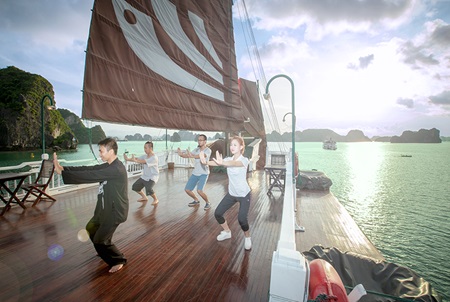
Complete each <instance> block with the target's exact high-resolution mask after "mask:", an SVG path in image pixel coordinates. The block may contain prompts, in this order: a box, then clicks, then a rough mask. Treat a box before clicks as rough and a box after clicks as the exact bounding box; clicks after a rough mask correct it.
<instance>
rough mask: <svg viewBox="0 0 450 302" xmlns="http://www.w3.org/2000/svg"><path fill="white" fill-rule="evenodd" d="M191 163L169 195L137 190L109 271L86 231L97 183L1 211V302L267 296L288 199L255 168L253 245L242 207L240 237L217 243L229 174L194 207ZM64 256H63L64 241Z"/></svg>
mask: <svg viewBox="0 0 450 302" xmlns="http://www.w3.org/2000/svg"><path fill="white" fill-rule="evenodd" d="M190 171H191V170H189V169H175V170H165V171H163V172H162V173H161V175H160V180H159V182H158V183H157V185H156V186H155V191H156V193H157V195H158V197H159V200H160V203H159V204H158V205H157V206H152V205H151V204H150V203H151V201H149V202H147V203H139V202H137V201H136V200H137V199H138V197H139V196H138V194H136V193H135V192H133V191H131V184H132V183H133V182H134V181H135V180H136V178H134V179H130V180H129V184H130V186H129V187H130V192H129V197H130V212H129V216H128V220H127V221H126V222H125V223H123V224H121V225H120V226H119V228H118V229H117V231H116V233H115V235H114V238H113V241H114V242H115V243H116V245H117V246H118V247H119V249H120V250H121V251H122V252H123V253H124V254H125V256H126V257H127V258H128V263H127V265H126V266H125V267H124V269H122V270H121V271H119V272H118V273H115V274H110V273H108V268H107V266H106V264H105V263H104V262H103V261H102V260H101V259H100V258H99V257H97V256H96V253H95V250H94V248H93V246H92V244H91V242H90V241H80V240H79V239H78V232H79V231H80V230H82V229H84V227H85V224H86V223H87V221H88V220H89V219H90V217H91V216H92V214H93V211H94V206H95V201H96V190H97V188H91V189H83V190H79V191H77V192H72V193H66V194H60V195H57V196H56V198H57V201H56V202H54V203H52V202H47V201H42V202H41V203H40V204H38V205H37V206H36V207H30V206H29V205H28V208H27V209H26V210H23V209H22V208H20V207H13V208H12V209H11V210H10V211H9V212H7V213H6V214H5V215H4V216H3V217H1V218H0V230H1V233H0V259H1V260H0V271H1V276H2V277H1V279H0V280H1V281H0V286H1V287H0V297H2V298H1V300H2V301H267V300H268V297H269V284H270V270H271V261H272V254H273V252H274V250H275V249H276V244H277V241H278V238H279V231H280V221H281V212H282V203H283V199H282V196H281V194H280V193H278V192H276V193H275V194H274V196H272V197H269V196H268V195H267V194H266V192H267V185H266V177H265V174H264V173H263V172H261V171H255V172H252V173H250V174H249V175H248V182H249V184H250V187H251V188H252V205H251V208H250V213H249V222H250V231H251V236H252V241H253V248H252V250H251V251H245V250H244V236H243V232H242V231H241V230H240V227H239V224H238V222H237V206H235V207H233V208H232V210H230V211H229V212H228V213H227V217H228V221H229V224H230V228H231V230H232V234H233V237H232V239H231V240H226V241H224V242H217V241H216V236H217V235H218V234H219V232H220V231H221V228H220V226H219V225H218V224H217V222H216V220H215V218H214V209H215V206H216V205H217V204H218V202H219V201H220V200H221V198H222V197H223V196H224V195H225V192H226V191H227V184H228V181H227V176H226V174H211V176H210V178H209V180H208V184H207V186H206V188H205V192H206V193H207V194H208V196H209V198H210V201H211V202H212V209H210V210H209V211H204V210H203V205H204V203H203V202H202V205H201V206H200V207H197V208H190V207H188V206H187V204H188V202H190V201H191V200H190V199H189V197H188V196H187V195H186V193H185V192H184V185H185V183H186V181H187V179H188V177H189V173H190ZM55 244H56V245H59V246H61V247H62V248H63V249H64V250H63V254H62V255H61V257H60V259H59V260H51V259H50V258H52V257H53V258H55V257H56V258H58V255H59V254H58V253H57V252H58V249H56V250H53V253H52V252H49V251H51V247H52V246H54V245H55Z"/></svg>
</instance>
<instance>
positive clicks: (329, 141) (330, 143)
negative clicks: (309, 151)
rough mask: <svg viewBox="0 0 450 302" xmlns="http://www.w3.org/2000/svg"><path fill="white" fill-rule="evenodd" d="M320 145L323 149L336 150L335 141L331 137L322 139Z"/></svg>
mask: <svg viewBox="0 0 450 302" xmlns="http://www.w3.org/2000/svg"><path fill="white" fill-rule="evenodd" d="M322 147H323V149H325V150H336V149H337V146H336V141H334V140H333V139H332V138H330V139H327V140H324V142H323V146H322Z"/></svg>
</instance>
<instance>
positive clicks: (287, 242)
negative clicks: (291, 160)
mask: <svg viewBox="0 0 450 302" xmlns="http://www.w3.org/2000/svg"><path fill="white" fill-rule="evenodd" d="M292 176H293V171H292V165H289V164H286V181H285V189H284V192H285V193H284V202H283V214H282V218H281V230H280V239H279V241H278V245H277V250H276V251H275V252H274V253H273V258H272V269H271V276H270V301H301V302H303V301H307V300H308V286H309V266H308V262H307V261H306V258H305V257H304V256H303V255H302V254H301V253H300V252H298V251H297V247H296V244H295V229H296V227H295V226H296V224H297V223H296V219H295V214H294V213H295V211H294V208H295V200H296V188H295V184H294V183H293V182H292V181H290V180H292Z"/></svg>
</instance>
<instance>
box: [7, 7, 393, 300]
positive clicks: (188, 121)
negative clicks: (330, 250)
mask: <svg viewBox="0 0 450 302" xmlns="http://www.w3.org/2000/svg"><path fill="white" fill-rule="evenodd" d="M135 2H136V1H125V0H112V1H95V2H94V8H93V11H92V14H93V15H92V22H91V28H90V35H89V40H88V48H87V51H86V66H85V79H84V84H83V111H82V117H83V118H84V119H90V120H96V121H102V122H109V123H120V124H133V125H141V126H148V127H158V128H169V129H187V130H195V131H225V132H228V133H241V135H243V134H246V136H248V137H249V138H256V137H259V138H260V139H259V141H260V142H261V143H260V145H259V147H258V148H254V149H255V150H258V155H259V158H260V159H261V162H262V165H263V166H264V161H265V157H266V148H265V146H266V136H265V129H264V120H263V115H262V110H261V104H260V102H259V93H258V87H257V84H256V83H255V82H252V81H248V80H245V79H242V78H238V76H237V67H236V66H237V64H236V57H235V50H234V39H233V27H232V26H231V24H232V22H231V18H232V16H231V12H232V7H231V5H232V1H217V0H215V1H209V0H197V1H181V0H172V1H168V0H158V1H147V2H140V3H135ZM217 37H220V39H217ZM175 62H176V63H175ZM105 103H107V104H108V106H105ZM255 141H256V139H255ZM258 143H259V142H258ZM323 148H324V149H326V150H336V149H337V146H336V142H335V141H334V140H332V139H331V138H330V139H329V140H326V141H324V144H323ZM168 170H169V169H168ZM170 170H172V169H170ZM293 172H294V171H292V169H290V170H289V169H287V174H286V178H288V177H292V174H293ZM139 173H140V171H138V170H136V171H135V174H134V175H138V174H139ZM173 173H175V171H173ZM173 173H172V174H169V172H167V174H166V175H168V177H167V179H168V180H171V181H172V184H175V183H176V182H175V181H179V179H180V177H178V178H176V177H172V175H173ZM184 173H185V174H187V173H186V171H184ZM185 178H186V177H185ZM292 178H293V179H295V178H294V177H292ZM262 179H263V178H262V177H261V180H260V179H256V177H255V185H254V186H255V187H257V188H260V187H261V185H260V184H261V183H264V180H262ZM182 180H183V182H184V180H185V179H182ZM211 183H212V182H211ZM177 185H178V183H177ZM223 186H224V185H223V184H221V187H220V188H219V189H222V187H223ZM173 187H174V185H172V186H170V188H173ZM219 189H218V190H219ZM160 190H161V192H163V190H162V185H160ZM210 190H212V189H210ZM167 191H169V190H167ZM218 192H221V191H218ZM181 193H182V192H181ZM296 194H297V191H296V189H295V188H293V184H292V182H286V187H285V196H284V197H283V205H282V207H283V211H282V213H281V211H279V212H280V213H276V215H275V216H271V215H273V213H274V209H272V208H268V209H267V214H266V215H265V216H264V218H263V219H255V220H257V221H260V222H267V221H269V222H271V225H275V226H276V228H274V227H272V229H273V230H275V231H274V232H278V230H279V233H280V234H281V235H280V237H279V242H278V245H277V249H276V251H274V253H273V256H272V257H270V256H269V257H261V255H270V253H268V249H269V251H270V249H272V247H268V246H267V245H265V246H264V245H261V246H260V247H259V248H258V246H256V245H255V248H254V251H253V252H248V253H245V254H244V255H243V256H242V259H243V260H242V261H241V263H237V265H235V267H233V266H229V267H227V266H226V263H227V262H228V263H229V262H231V261H232V260H235V259H241V258H240V257H241V256H240V255H241V254H237V252H236V254H233V253H230V252H229V250H226V255H228V256H229V255H230V254H231V255H233V257H231V258H226V257H225V256H224V255H225V253H222V254H217V255H220V257H211V258H210V259H211V261H203V258H202V262H194V261H193V262H192V263H193V264H192V265H191V267H194V268H195V269H197V270H198V269H204V272H203V274H198V273H197V274H185V273H184V271H185V269H186V267H187V265H185V263H187V261H186V257H187V256H185V255H184V254H180V253H182V252H183V251H186V250H187V249H191V250H192V252H190V253H189V254H190V255H192V256H195V255H196V254H197V253H196V252H195V251H198V250H200V247H201V246H202V245H203V244H204V243H205V242H208V241H209V240H211V241H213V242H214V240H215V239H214V236H213V235H211V234H209V233H206V234H205V235H204V236H205V237H200V236H199V235H198V234H197V233H196V236H191V235H190V234H188V235H189V236H188V235H183V236H180V238H181V239H183V240H185V241H183V242H182V243H183V244H181V245H177V244H175V243H178V242H180V240H179V239H178V238H177V237H175V234H177V233H178V234H184V233H181V232H178V229H177V228H176V227H175V225H178V217H177V218H176V219H177V224H174V227H173V228H169V229H172V230H173V235H172V234H171V235H170V236H165V234H166V231H162V229H164V227H165V225H166V224H167V223H171V222H172V219H173V218H171V216H169V215H171V214H172V212H171V211H170V210H171V209H169V206H170V203H167V206H166V208H164V204H162V205H161V206H160V208H159V209H158V220H159V221H160V222H159V224H160V226H161V225H162V227H163V228H161V231H159V232H157V231H155V226H156V227H159V226H158V220H156V219H154V218H153V215H155V213H154V212H151V214H145V215H148V216H149V217H146V216H145V215H144V214H142V211H143V209H142V208H141V207H139V208H137V206H135V205H134V212H133V214H135V215H130V216H132V217H131V218H130V221H129V222H128V224H129V225H130V227H129V228H122V231H123V233H124V234H125V233H128V232H129V233H128V235H127V236H125V235H124V236H123V238H129V237H132V236H134V237H133V240H134V241H133V244H134V245H135V246H136V247H141V245H142V244H143V245H142V246H144V247H142V248H143V249H144V248H145V249H146V250H147V249H148V246H150V245H151V244H148V243H147V242H155V243H157V244H159V246H162V245H163V244H164V243H165V242H166V243H170V244H173V245H172V246H170V248H169V246H166V247H165V248H154V246H153V248H154V250H155V253H156V252H157V251H158V250H159V251H162V252H163V253H161V255H160V256H161V257H167V258H168V260H167V262H162V261H160V260H159V259H160V258H155V259H157V261H155V262H150V261H149V262H146V265H142V266H138V265H134V266H132V265H130V266H129V267H128V268H127V270H124V272H123V273H122V275H121V276H125V277H126V276H129V278H130V279H131V277H135V276H139V277H140V278H141V281H140V282H130V283H131V284H129V285H127V289H126V290H123V291H122V292H120V295H122V296H123V295H130V297H132V299H131V298H130V300H136V299H137V298H141V299H143V298H148V299H149V300H150V297H151V295H154V293H155V292H156V291H161V293H159V292H158V294H160V296H159V297H160V298H161V300H162V298H163V297H175V295H177V294H178V293H179V292H180V289H184V290H185V292H187V293H186V294H185V296H183V298H185V299H181V298H178V299H176V300H175V299H173V300H174V301H182V300H193V299H194V298H193V297H195V299H203V301H250V299H249V298H253V299H255V300H257V301H262V299H258V298H255V297H256V294H258V293H256V292H252V290H254V289H255V288H258V286H256V285H254V286H253V287H252V283H251V282H253V279H250V281H251V282H250V281H246V280H247V279H248V278H246V277H245V276H247V273H246V268H247V267H248V266H249V265H248V264H247V263H246V262H245V261H244V260H245V259H248V258H249V257H250V259H252V257H255V258H269V259H268V261H267V262H269V261H270V262H271V269H270V272H268V273H267V274H264V273H261V271H263V272H264V271H268V267H269V265H267V264H268V263H264V264H265V265H264V266H262V269H261V268H258V269H259V270H258V273H259V275H258V277H261V278H259V279H258V283H259V284H260V282H261V280H262V279H263V278H265V279H264V282H265V286H266V289H267V279H268V278H270V288H269V291H268V293H269V297H268V298H269V299H270V300H271V301H307V297H308V286H309V287H311V289H312V290H313V289H314V290H315V289H317V288H318V287H319V286H321V285H322V284H323V281H324V280H323V279H320V277H325V278H327V279H326V280H325V281H326V282H328V281H330V282H335V283H339V284H340V288H342V284H343V283H342V281H339V280H338V278H337V277H336V276H337V274H335V273H333V276H330V278H329V279H328V275H327V273H328V272H329V271H331V267H330V266H329V265H327V264H326V263H325V262H323V261H320V262H315V263H318V264H319V265H318V267H317V268H318V270H311V271H308V266H309V263H308V261H309V259H306V258H305V256H304V255H303V254H301V253H300V252H299V251H297V250H296V244H295V230H294V227H295V224H294V222H293V221H292V220H293V218H294V215H292V213H294V211H295V210H296V209H294V204H295V203H296V199H297V196H296ZM260 195H264V198H268V197H266V196H265V195H266V194H258V196H260ZM72 196H73V195H72ZM167 197H168V195H167ZM258 199H259V198H258ZM314 201H317V199H315V200H314ZM60 204H62V203H60ZM66 204H68V205H70V204H71V203H70V202H66ZM255 204H257V203H255ZM261 204H264V205H267V204H269V203H268V202H265V203H261ZM270 204H272V205H274V204H276V203H275V202H270ZM278 204H280V203H278ZM327 206H328V208H330V206H329V205H327ZM54 208H56V207H54ZM78 208H79V207H78ZM180 208H181V207H180ZM261 208H263V206H261ZM184 209H185V210H186V207H184ZM275 209H278V210H280V207H278V206H276V207H275ZM51 210H53V209H51ZM164 210H166V211H167V214H166V215H167V216H166V217H164V216H162V214H163V213H164ZM172 211H173V209H172ZM181 211H182V210H181ZM285 212H286V213H287V214H286V215H284V213H285ZM180 213H183V215H185V214H184V212H180ZM194 214H195V215H191V216H189V217H190V218H188V219H189V221H190V220H191V219H192V220H194V219H195V218H196V217H197V216H200V215H197V214H198V213H194ZM281 214H283V215H281ZM179 215H180V216H181V214H179ZM189 215H190V214H189ZM36 216H39V215H36ZM39 217H40V218H42V219H43V218H44V216H43V215H41V216H39ZM205 217H206V219H211V220H212V218H211V217H210V216H205ZM280 217H282V219H281V221H280V219H279V218H280ZM267 218H269V219H267ZM275 218H276V219H275ZM321 218H324V217H323V216H322V217H321ZM133 219H134V220H133ZM271 219H273V220H274V222H275V223H272V221H271ZM143 220H144V221H145V223H142V221H143ZM198 220H199V222H200V223H203V224H202V226H203V225H204V223H205V222H204V221H205V220H204V219H203V218H202V219H198ZM149 222H150V223H151V224H152V232H143V233H142V234H136V231H135V230H136V229H142V226H145V227H148V225H149ZM213 222H214V221H213ZM133 223H134V226H139V227H135V228H133V227H131V226H132V225H133ZM200 223H199V225H200ZM214 223H215V222H214ZM337 225H338V224H334V226H333V227H337ZM53 228H54V229H58V228H55V227H54V226H53ZM16 229H17V230H15V231H20V230H21V228H16ZM261 229H262V228H261ZM267 229H268V227H267ZM312 229H314V228H311V230H312ZM69 231H72V230H71V229H70V230H69ZM175 231H177V232H175ZM58 232H60V233H62V232H63V230H61V229H58ZM310 232H311V233H312V231H310ZM55 233H56V232H55ZM202 236H203V234H202ZM206 236H209V237H206ZM254 236H255V237H256V238H257V236H258V232H255V235H254ZM23 237H26V236H23ZM166 237H167V238H175V239H176V240H173V241H172V240H170V239H166ZM264 237H265V238H264V239H265V240H266V239H267V235H266V233H264ZM322 237H326V236H322ZM15 238H21V237H18V236H15ZM203 238H206V240H205V239H203ZM315 238H316V239H318V240H320V239H321V238H318V237H315ZM163 239H164V240H163ZM322 239H323V238H322ZM123 240H125V239H123ZM73 241H74V242H75V240H73ZM5 242H17V240H16V241H13V240H9V241H7V240H5ZM192 242H193V243H192ZM260 242H263V241H262V240H260ZM19 243H21V242H19ZM76 243H78V242H76ZM230 245H231V244H230ZM74 246H75V244H74ZM223 247H224V246H221V245H217V244H216V245H214V248H208V250H213V249H214V250H217V253H219V252H223V250H225V249H223ZM229 248H230V249H231V248H233V246H231V247H229ZM75 249H76V248H71V249H69V248H68V251H73V250H75ZM22 250H25V249H22ZM173 250H174V251H176V252H177V253H173V254H172V253H170V254H169V253H168V252H167V251H170V252H172V251H173ZM236 250H237V246H236ZM240 252H241V253H243V252H242V249H241V248H240ZM132 253H135V254H136V257H137V254H138V252H137V251H136V250H134V251H133V250H130V254H132ZM257 253H259V254H257ZM141 254H142V253H141ZM132 255H133V254H132ZM236 255H237V256H236ZM221 257H223V259H225V260H224V261H223V262H220V261H216V260H217V259H219V260H221V259H222V258H221ZM67 259H68V260H73V261H75V260H74V259H73V258H69V257H67ZM164 259H166V258H164ZM194 260H195V261H197V260H196V259H194ZM252 260H253V259H252ZM331 260H332V259H331ZM331 260H330V261H328V262H329V263H332V264H336V263H337V260H335V261H334V262H333V261H331ZM94 261H95V259H94ZM146 261H147V260H146ZM169 261H170V262H169ZM247 261H248V260H247ZM251 262H253V261H251ZM41 263H43V261H41ZM74 263H76V261H75V262H74ZM142 263H144V261H143V262H142ZM161 263H163V264H168V265H167V266H166V267H162V270H160V266H159V265H160V264H161ZM199 263H200V264H199ZM311 263H313V261H312V260H311ZM205 264H211V265H214V264H216V265H215V267H214V268H210V267H206V266H203V265H205ZM344 264H345V265H344ZM250 265H251V264H250ZM346 265H349V264H348V263H346V262H343V265H342V266H343V267H344V271H348V270H346V268H347V267H346ZM312 266H313V268H314V267H315V266H316V265H315V264H314V263H313V264H312ZM66 267H69V268H78V266H76V265H75V264H73V265H67V266H59V267H58V268H59V269H60V271H61V272H59V273H58V274H55V275H56V276H58V277H59V276H63V277H64V278H65V280H66V284H70V289H71V290H74V291H75V290H77V287H76V286H73V285H72V284H74V282H73V279H77V278H78V279H77V280H78V282H80V283H81V282H84V283H83V284H84V285H85V288H87V287H89V288H90V289H94V290H92V291H89V292H88V294H90V295H91V296H92V297H95V298H99V297H103V298H104V295H106V294H107V293H103V292H100V291H98V290H97V289H98V288H102V289H103V288H104V284H105V283H104V282H103V279H101V278H96V276H94V277H92V280H91V279H90V278H84V276H82V277H83V278H79V276H81V274H79V273H78V272H75V273H73V274H67V273H66V272H65V271H64V269H65V268H66ZM142 267H145V269H146V270H145V271H142V270H141V268H142ZM236 267H241V271H242V272H239V273H238V274H236V273H235V271H236ZM362 267H364V266H359V267H356V268H355V271H356V272H358V271H364V269H362ZM301 268H303V269H304V270H301ZM220 269H222V270H221V271H220V273H215V272H216V271H218V270H220ZM154 271H155V272H154ZM156 271H158V272H157V273H156ZM255 271H257V270H256V269H255ZM149 272H150V273H149ZM174 272H176V273H174ZM208 272H209V274H208ZM365 272H366V273H367V272H368V271H367V270H366V271H365ZM83 273H84V271H83ZM127 273H128V275H127ZM191 275H195V277H198V278H199V282H196V283H195V282H193V284H194V283H195V285H193V286H191V282H190V280H191V279H192V277H190V276H191ZM232 275H233V276H232ZM254 275H256V274H254ZM89 276H90V275H89ZM208 276H209V277H208ZM217 276H225V277H224V278H223V280H218V283H217V284H218V285H216V284H215V283H214V284H213V285H211V286H207V285H206V286H205V288H207V289H208V292H199V291H197V290H198V289H200V290H201V289H202V288H203V286H202V285H205V284H207V283H206V282H207V281H210V280H211V279H213V277H217ZM242 276H244V277H242ZM113 277H114V276H113ZM251 277H253V275H252V276H251ZM317 277H319V278H317ZM122 278H123V277H122ZM71 279H72V280H71ZM110 279H112V278H110ZM231 279H233V280H234V279H235V280H237V281H242V283H243V284H242V285H240V286H241V287H239V286H234V285H233V284H231V285H228V286H224V284H223V283H224V282H223V281H224V280H231ZM39 280H44V279H43V278H41V277H39ZM214 280H215V279H214ZM96 281H97V282H102V285H99V284H100V283H94V282H96ZM175 281H177V284H176V285H177V286H178V287H174V282H175ZM389 281H390V282H394V280H392V279H389ZM150 282H154V283H153V284H152V285H153V286H149V283H150ZM357 282H359V280H356V282H355V283H353V282H352V283H351V284H357ZM28 283H30V282H28ZM21 284H23V282H21ZM35 284H37V283H35ZM141 284H146V286H144V287H142V286H140V285H141ZM239 284H241V283H239ZM255 284H256V282H255ZM347 284H350V283H347ZM39 285H40V286H39V287H38V286H37V285H35V286H36V287H35V288H33V290H34V294H36V292H38V291H39V292H38V293H40V294H41V296H42V297H47V298H48V297H55V298H54V300H59V299H57V298H61V296H64V297H67V295H69V294H70V293H68V292H67V291H66V290H63V291H62V292H64V293H63V294H61V293H49V292H47V290H52V289H51V288H50V289H48V288H49V287H48V286H44V285H42V284H39ZM111 285H114V284H113V282H111ZM27 288H31V286H28V284H27ZM110 288H112V289H113V290H118V288H119V287H118V286H110ZM130 288H133V289H130ZM95 290H97V291H98V292H97V291H95ZM222 290H224V291H226V292H224V293H223V294H222V295H221V294H220V293H222V292H221V291H222ZM231 290H235V291H236V292H237V291H239V292H238V293H239V294H241V295H248V297H244V298H242V299H232V296H230V298H229V300H225V299H226V298H227V296H225V294H227V293H229V292H231ZM18 292H19V293H20V291H18ZM105 292H108V291H105ZM333 293H334V292H333ZM208 294H209V295H212V297H206V296H205V295H208ZM329 294H332V293H331V292H329ZM52 295H53V296H52ZM201 295H204V296H205V297H203V296H201ZM235 295H237V294H236V293H235ZM343 295H345V293H343ZM13 296H14V295H13ZM73 296H79V292H74V293H73ZM118 296H119V295H117V296H116V297H118ZM220 297H221V298H222V299H224V300H219V298H220ZM264 297H267V290H265V292H264ZM312 298H314V299H315V298H317V297H312ZM164 300H166V301H168V300H169V299H164ZM253 301H254V300H253ZM339 301H342V300H339ZM354 301H357V299H355V300H354Z"/></svg>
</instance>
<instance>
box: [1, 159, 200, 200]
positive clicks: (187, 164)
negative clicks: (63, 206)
mask: <svg viewBox="0 0 450 302" xmlns="http://www.w3.org/2000/svg"><path fill="white" fill-rule="evenodd" d="M156 155H157V156H158V162H159V169H160V170H165V169H168V163H167V160H166V159H170V161H171V162H173V163H174V167H176V168H191V167H192V166H193V163H192V162H191V161H190V160H189V159H187V158H182V157H180V156H178V153H177V152H176V151H175V150H169V151H163V152H157V153H156ZM168 155H170V156H168ZM59 162H61V163H66V164H68V165H72V164H74V163H81V162H87V163H88V164H89V165H93V164H97V161H96V160H94V159H79V160H65V159H60V160H59ZM41 163H42V161H41V160H39V161H33V162H23V163H21V164H20V165H16V166H7V167H1V168H0V171H10V170H19V169H22V168H25V167H30V168H31V169H30V171H28V172H30V173H31V174H30V176H28V177H27V178H26V179H25V181H24V184H27V183H32V182H34V180H35V179H36V177H37V175H38V173H39V169H40V166H41ZM125 167H126V169H127V174H128V178H132V177H137V176H140V175H141V173H142V169H143V165H142V164H137V163H133V162H126V163H125ZM6 185H7V186H8V188H15V187H16V185H17V183H16V182H14V181H11V182H7V183H6ZM96 185H98V184H81V185H66V184H64V182H63V180H62V177H61V175H58V174H56V173H55V174H54V175H53V178H52V180H51V182H50V184H49V186H48V192H49V194H50V195H52V196H53V195H57V194H61V193H67V192H71V191H75V190H78V189H81V188H86V187H90V186H96ZM3 193H4V194H5V197H9V195H8V194H7V192H3ZM23 194H24V193H23V191H19V192H18V194H17V195H18V196H22V195H23Z"/></svg>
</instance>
